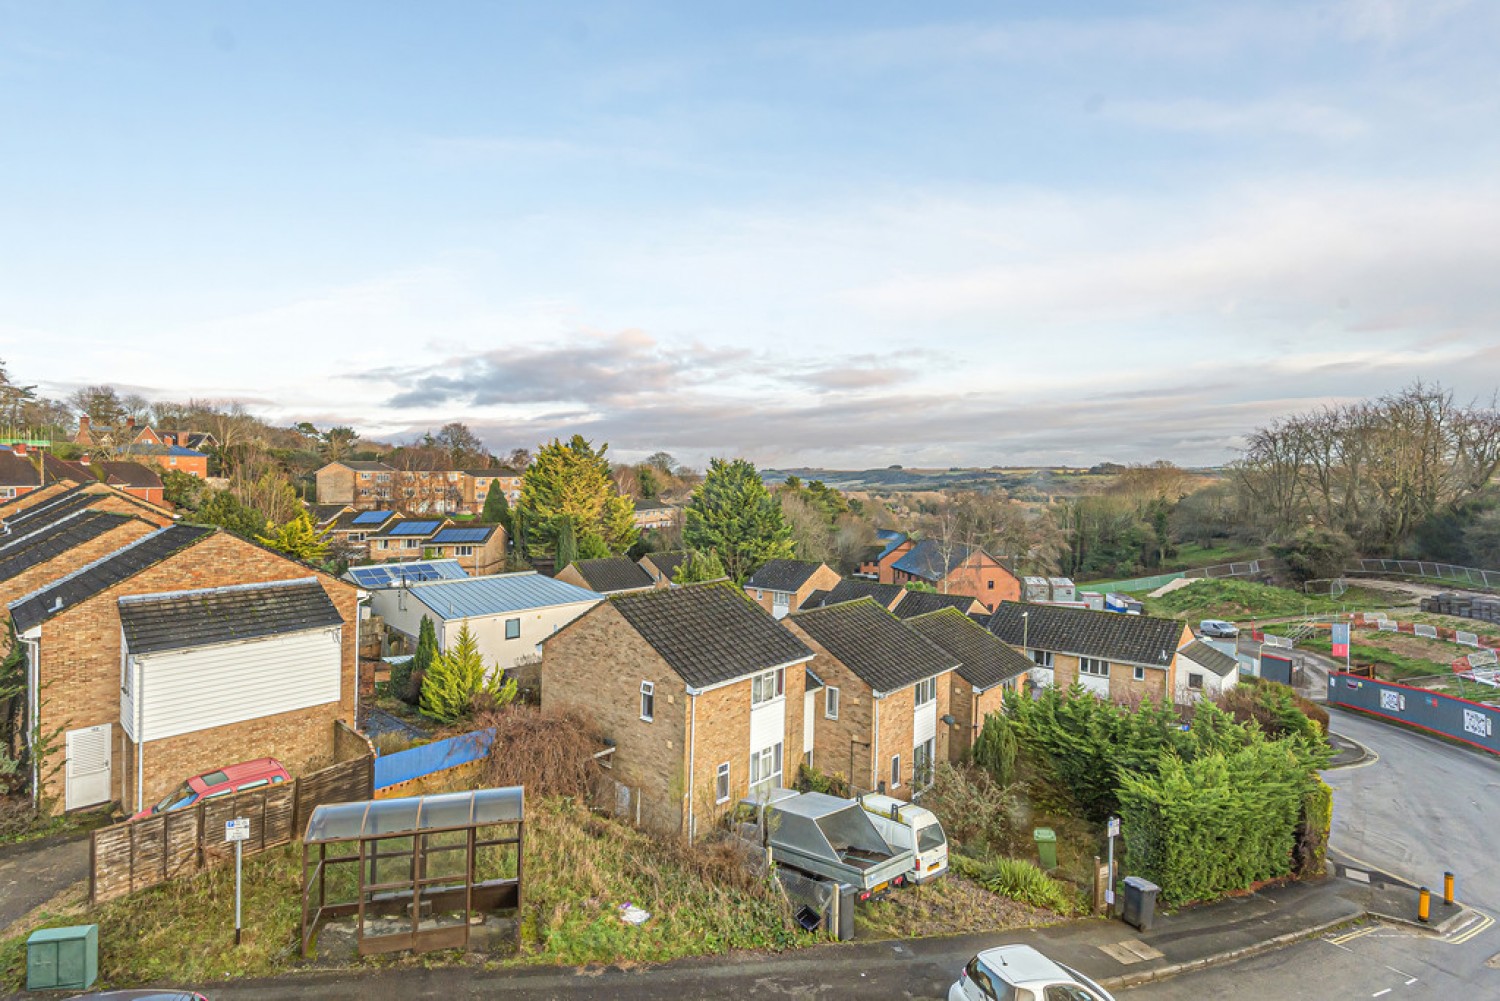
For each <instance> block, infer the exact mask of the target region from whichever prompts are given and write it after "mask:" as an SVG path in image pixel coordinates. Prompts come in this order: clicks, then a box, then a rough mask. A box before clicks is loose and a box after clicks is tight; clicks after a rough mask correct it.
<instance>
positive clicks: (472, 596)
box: [407, 570, 604, 619]
mask: <svg viewBox="0 0 1500 1001" xmlns="http://www.w3.org/2000/svg"><path fill="white" fill-rule="evenodd" d="M407 593H408V594H410V595H411V596H412V597H414V598H416V599H417V600H418V601H420V602H421V603H422V604H424V605H426V606H427V607H428V608H430V609H432V612H433V614H434V615H436V616H437V617H438V618H439V619H467V618H473V617H475V616H480V615H500V614H502V613H505V612H521V611H526V610H527V609H532V608H552V607H554V606H557V605H574V604H577V603H579V602H583V601H589V602H596V601H601V600H603V598H604V596H603V595H602V594H596V593H595V592H593V591H588V590H585V589H583V588H581V587H574V586H573V585H572V584H569V583H567V582H565V581H560V580H554V579H553V578H551V577H544V576H543V575H541V574H539V573H537V572H536V571H534V570H527V571H524V572H522V573H505V574H494V575H492V576H489V577H466V578H464V579H462V580H435V581H428V582H425V583H421V584H412V585H410V587H409V588H408V591H407Z"/></svg>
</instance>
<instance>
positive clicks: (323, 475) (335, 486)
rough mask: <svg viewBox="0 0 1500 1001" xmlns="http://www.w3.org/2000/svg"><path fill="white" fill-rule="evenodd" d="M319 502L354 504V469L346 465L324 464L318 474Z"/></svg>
mask: <svg viewBox="0 0 1500 1001" xmlns="http://www.w3.org/2000/svg"><path fill="white" fill-rule="evenodd" d="M316 478H317V481H318V503H319V504H353V503H354V470H352V469H348V468H346V467H344V466H335V465H330V466H324V467H323V468H322V469H320V470H318V472H317V474H316Z"/></svg>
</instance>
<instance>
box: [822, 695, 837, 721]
mask: <svg viewBox="0 0 1500 1001" xmlns="http://www.w3.org/2000/svg"><path fill="white" fill-rule="evenodd" d="M823 716H824V717H825V718H826V719H838V718H839V690H838V689H837V688H825V689H823Z"/></svg>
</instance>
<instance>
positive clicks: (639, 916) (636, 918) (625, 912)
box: [620, 900, 651, 925]
mask: <svg viewBox="0 0 1500 1001" xmlns="http://www.w3.org/2000/svg"><path fill="white" fill-rule="evenodd" d="M620 920H621V921H623V922H625V923H626V924H628V925H643V924H645V923H646V922H647V921H650V920H651V912H650V911H643V910H641V909H640V908H639V907H637V906H635V905H634V904H632V903H631V902H630V901H628V900H627V901H625V903H623V904H621V905H620Z"/></svg>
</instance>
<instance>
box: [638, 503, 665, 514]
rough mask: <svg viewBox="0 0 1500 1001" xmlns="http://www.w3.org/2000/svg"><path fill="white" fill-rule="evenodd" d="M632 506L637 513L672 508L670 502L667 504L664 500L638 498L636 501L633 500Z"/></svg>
mask: <svg viewBox="0 0 1500 1001" xmlns="http://www.w3.org/2000/svg"><path fill="white" fill-rule="evenodd" d="M634 506H635V510H636V512H637V513H639V512H641V511H670V510H672V505H671V504H668V503H667V502H666V501H660V500H638V501H636V502H635V505H634Z"/></svg>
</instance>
